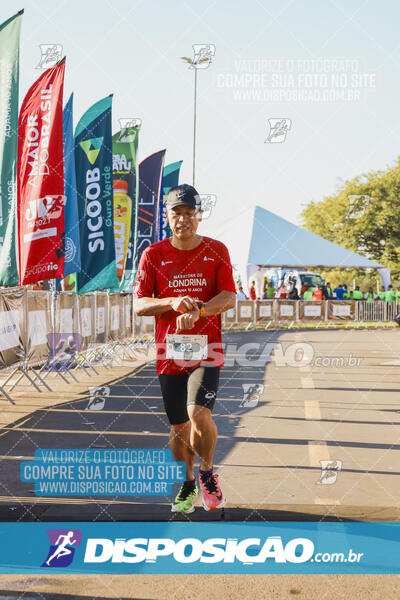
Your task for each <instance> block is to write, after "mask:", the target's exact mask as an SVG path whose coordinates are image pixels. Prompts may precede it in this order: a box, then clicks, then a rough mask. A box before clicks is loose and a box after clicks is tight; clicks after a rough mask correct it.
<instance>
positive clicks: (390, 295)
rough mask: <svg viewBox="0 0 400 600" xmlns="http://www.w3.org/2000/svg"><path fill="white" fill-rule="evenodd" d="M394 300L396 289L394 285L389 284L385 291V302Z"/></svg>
mask: <svg viewBox="0 0 400 600" xmlns="http://www.w3.org/2000/svg"><path fill="white" fill-rule="evenodd" d="M393 301H394V290H393V286H391V285H388V288H387V290H386V292H385V302H393Z"/></svg>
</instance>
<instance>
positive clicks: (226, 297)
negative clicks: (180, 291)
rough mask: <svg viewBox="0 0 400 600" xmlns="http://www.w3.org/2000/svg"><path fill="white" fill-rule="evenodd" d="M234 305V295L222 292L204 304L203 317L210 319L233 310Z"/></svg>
mask: <svg viewBox="0 0 400 600" xmlns="http://www.w3.org/2000/svg"><path fill="white" fill-rule="evenodd" d="M235 305H236V293H235V292H228V291H227V290H223V291H222V292H219V294H217V295H216V296H214V298H211V300H209V301H208V302H206V303H205V305H204V316H205V317H211V316H212V315H219V314H220V313H223V312H225V311H226V310H229V309H230V308H234V307H235Z"/></svg>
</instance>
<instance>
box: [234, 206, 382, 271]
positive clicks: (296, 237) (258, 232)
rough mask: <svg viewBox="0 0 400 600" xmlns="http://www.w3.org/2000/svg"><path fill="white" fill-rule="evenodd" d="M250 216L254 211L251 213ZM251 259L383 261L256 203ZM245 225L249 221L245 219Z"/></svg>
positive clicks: (291, 263) (345, 263)
mask: <svg viewBox="0 0 400 600" xmlns="http://www.w3.org/2000/svg"><path fill="white" fill-rule="evenodd" d="M249 217H250V214H249ZM248 225H250V227H252V233H251V237H250V240H249V242H250V243H249V250H248V256H247V263H252V264H255V265H262V266H271V267H274V266H285V267H307V266H311V265H312V266H319V267H336V266H337V267H372V268H378V267H381V266H382V265H380V264H378V263H376V262H374V261H372V260H369V259H368V258H365V257H364V256H360V255H359V254H355V253H354V252H350V250H346V249H345V248H342V247H341V246H338V245H337V244H334V243H333V242H329V241H328V240H325V239H324V238H322V237H320V236H319V235H315V234H314V233H310V232H309V231H307V230H306V229H303V228H301V227H298V226H297V225H294V224H293V223H290V222H289V221H286V219H283V218H282V217H278V215H275V214H274V213H272V212H270V211H269V210H266V209H265V208H262V207H261V206H255V207H254V213H253V218H252V223H248ZM242 227H243V228H244V227H245V224H244V223H243V220H242Z"/></svg>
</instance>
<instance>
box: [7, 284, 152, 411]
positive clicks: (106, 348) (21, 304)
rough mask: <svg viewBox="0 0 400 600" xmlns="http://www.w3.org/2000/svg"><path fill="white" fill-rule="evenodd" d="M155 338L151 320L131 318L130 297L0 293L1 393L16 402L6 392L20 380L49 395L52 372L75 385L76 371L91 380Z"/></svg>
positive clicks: (13, 290)
mask: <svg viewBox="0 0 400 600" xmlns="http://www.w3.org/2000/svg"><path fill="white" fill-rule="evenodd" d="M153 336H154V318H153V317H137V316H136V315H135V314H134V312H133V306H132V294H126V295H124V294H119V293H110V294H108V293H105V292H93V293H89V294H83V295H77V294H74V293H72V292H61V293H59V294H57V296H56V298H53V297H52V295H51V293H50V292H47V291H31V290H28V289H27V288H22V287H19V288H8V289H3V290H0V375H2V376H3V377H5V379H4V380H1V381H0V392H1V393H2V394H3V396H5V397H6V398H7V399H8V400H9V401H10V402H12V403H14V402H13V400H12V398H11V397H10V395H9V392H11V391H12V390H13V389H14V387H15V386H16V385H18V383H19V382H20V381H21V379H24V380H27V381H28V382H29V384H31V385H32V386H33V387H34V388H35V389H36V390H37V391H41V386H43V387H45V388H46V389H48V390H50V391H51V387H50V385H49V383H48V381H46V379H47V378H48V376H49V375H50V374H51V373H53V376H54V377H60V378H62V379H63V380H64V381H65V382H66V383H70V380H69V377H71V379H72V380H74V381H78V379H77V371H78V369H82V371H83V372H85V374H86V375H89V376H90V374H91V372H92V371H93V372H95V373H97V370H96V365H98V364H101V365H102V366H104V367H106V368H110V367H111V365H112V363H113V362H115V363H117V364H121V361H122V360H123V359H124V358H126V357H128V358H134V357H135V350H136V347H137V345H138V344H143V343H144V342H146V343H151V342H152V341H153V339H154V337H153ZM14 376H16V379H14V380H13V378H14ZM7 386H9V389H8V390H6V389H5V388H6V387H7Z"/></svg>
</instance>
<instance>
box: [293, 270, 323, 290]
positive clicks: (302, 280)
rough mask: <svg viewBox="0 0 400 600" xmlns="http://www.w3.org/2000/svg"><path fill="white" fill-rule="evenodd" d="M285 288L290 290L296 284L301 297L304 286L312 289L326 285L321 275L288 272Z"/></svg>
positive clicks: (307, 272) (306, 272)
mask: <svg viewBox="0 0 400 600" xmlns="http://www.w3.org/2000/svg"><path fill="white" fill-rule="evenodd" d="M283 281H284V284H285V286H286V287H287V289H288V290H289V289H290V288H291V287H292V285H293V284H294V285H295V287H296V288H297V292H298V294H299V296H301V288H302V287H303V285H304V284H307V285H309V286H310V287H316V286H317V285H319V286H321V285H324V283H325V282H324V280H323V279H322V277H321V275H320V274H319V273H310V271H302V272H300V271H287V272H286V273H285V277H284V279H283Z"/></svg>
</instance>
